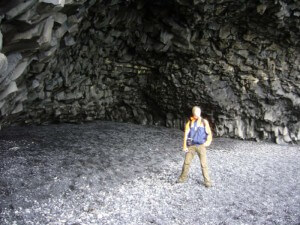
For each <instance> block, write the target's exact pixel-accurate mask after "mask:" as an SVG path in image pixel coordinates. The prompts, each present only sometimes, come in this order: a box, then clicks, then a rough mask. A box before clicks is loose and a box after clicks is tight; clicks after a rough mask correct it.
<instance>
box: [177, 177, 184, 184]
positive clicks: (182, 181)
mask: <svg viewBox="0 0 300 225" xmlns="http://www.w3.org/2000/svg"><path fill="white" fill-rule="evenodd" d="M185 180H186V179H182V178H179V179H178V180H177V181H176V183H177V184H181V183H184V182H185Z"/></svg>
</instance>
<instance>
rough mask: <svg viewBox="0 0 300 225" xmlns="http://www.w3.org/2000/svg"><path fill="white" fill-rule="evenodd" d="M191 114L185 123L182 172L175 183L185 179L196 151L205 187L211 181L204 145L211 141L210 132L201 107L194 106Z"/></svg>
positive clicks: (208, 185)
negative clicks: (202, 115)
mask: <svg viewBox="0 0 300 225" xmlns="http://www.w3.org/2000/svg"><path fill="white" fill-rule="evenodd" d="M192 114H193V116H192V117H191V118H190V120H189V121H188V122H187V123H186V124H185V129H184V139H183V151H184V152H186V154H185V159H184V163H183V167H182V172H181V175H180V177H179V179H178V180H177V183H183V182H185V181H186V179H187V176H188V172H189V169H190V165H191V162H192V160H193V158H194V156H195V154H196V153H197V154H198V156H199V159H200V164H201V169H202V175H203V178H204V185H205V187H211V186H212V183H211V180H210V177H209V174H208V167H207V158H206V147H208V146H209V145H210V144H211V142H212V132H211V129H210V126H209V123H208V121H207V120H205V119H203V118H202V117H201V109H200V107H198V106H194V107H193V109H192Z"/></svg>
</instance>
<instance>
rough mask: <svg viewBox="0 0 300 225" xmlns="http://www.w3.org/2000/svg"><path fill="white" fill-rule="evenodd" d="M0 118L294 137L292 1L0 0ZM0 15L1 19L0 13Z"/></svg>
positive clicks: (295, 26) (295, 6)
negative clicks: (197, 119) (193, 124)
mask: <svg viewBox="0 0 300 225" xmlns="http://www.w3.org/2000/svg"><path fill="white" fill-rule="evenodd" d="M1 14H2V21H1V32H2V34H3V38H2V37H1V35H0V40H1V41H0V49H1V46H2V44H1V42H2V39H3V42H4V44H3V47H2V50H1V51H2V53H0V74H1V75H0V109H1V116H0V121H1V124H2V126H7V125H9V124H11V123H16V122H18V123H20V122H21V123H26V124H31V123H37V124H44V123H49V122H80V121H90V120H94V119H107V120H116V121H126V122H134V123H140V124H154V125H163V126H167V127H177V128H182V126H183V124H184V122H185V120H186V118H187V116H188V115H189V114H190V110H191V107H192V106H193V105H200V106H201V108H202V109H203V113H204V117H206V118H207V119H209V120H210V122H211V124H212V125H213V130H214V133H215V134H216V135H217V136H229V137H237V138H242V139H256V140H272V141H276V142H277V143H284V142H288V143H290V142H297V141H299V140H300V122H299V118H300V114H299V108H300V107H299V106H300V98H299V94H300V90H299V89H300V88H299V87H300V78H299V71H300V66H299V62H300V54H299V53H300V51H299V34H300V32H299V24H300V19H299V17H300V5H299V2H297V1H277V0H276V1H275V0H274V1H273V0H272V1H271V0H269V1H183V0H181V1H180V0H177V1H175V0H174V1H145V0H144V1H142V0H140V1H133V0H132V1H121V0H120V1H117V0H116V1H88V0H82V1H63V0H45V1H34V0H33V1H26V2H25V3H21V1H15V2H14V4H5V3H2V2H1V1H0V15H1ZM0 18H1V17H0Z"/></svg>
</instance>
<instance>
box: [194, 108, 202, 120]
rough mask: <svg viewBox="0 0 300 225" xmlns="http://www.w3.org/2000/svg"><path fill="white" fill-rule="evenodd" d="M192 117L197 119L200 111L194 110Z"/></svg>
mask: <svg viewBox="0 0 300 225" xmlns="http://www.w3.org/2000/svg"><path fill="white" fill-rule="evenodd" d="M193 116H194V117H197V118H198V117H200V109H198V108H196V109H195V110H194V113H193Z"/></svg>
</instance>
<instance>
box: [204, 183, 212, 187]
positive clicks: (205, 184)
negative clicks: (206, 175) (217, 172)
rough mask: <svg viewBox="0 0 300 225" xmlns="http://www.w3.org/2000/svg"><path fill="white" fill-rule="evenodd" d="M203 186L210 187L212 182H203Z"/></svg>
mask: <svg viewBox="0 0 300 225" xmlns="http://www.w3.org/2000/svg"><path fill="white" fill-rule="evenodd" d="M204 186H205V187H206V188H210V187H212V184H211V183H204Z"/></svg>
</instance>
